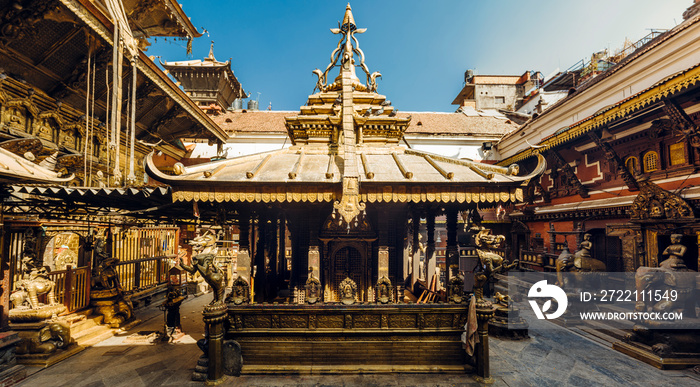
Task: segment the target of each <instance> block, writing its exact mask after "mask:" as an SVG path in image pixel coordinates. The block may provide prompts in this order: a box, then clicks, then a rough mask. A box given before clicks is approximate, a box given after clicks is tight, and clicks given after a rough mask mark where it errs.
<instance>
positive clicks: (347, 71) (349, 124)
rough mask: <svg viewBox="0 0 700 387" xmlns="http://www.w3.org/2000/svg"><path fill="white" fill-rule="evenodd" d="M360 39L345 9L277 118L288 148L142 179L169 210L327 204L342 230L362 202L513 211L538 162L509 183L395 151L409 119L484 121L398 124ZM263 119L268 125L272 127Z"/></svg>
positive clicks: (465, 166) (495, 174) (497, 175)
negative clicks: (320, 62) (311, 86)
mask: <svg viewBox="0 0 700 387" xmlns="http://www.w3.org/2000/svg"><path fill="white" fill-rule="evenodd" d="M365 31H366V29H365V28H357V26H356V24H355V20H354V17H353V16H352V10H351V7H350V5H349V4H348V6H347V7H346V9H345V16H344V18H343V23H342V24H340V25H339V28H332V29H331V32H332V33H333V34H336V35H341V38H340V41H339V42H338V45H337V47H336V49H335V50H334V51H333V52H332V54H331V63H330V64H329V65H328V66H327V67H326V70H325V71H321V70H319V69H316V70H314V71H313V73H314V74H316V75H317V77H318V81H317V83H316V87H315V90H318V92H317V93H315V94H312V95H310V96H309V97H308V100H307V102H306V104H305V105H304V106H302V107H301V108H300V111H299V112H298V113H296V114H291V115H289V116H285V117H284V124H285V127H286V129H287V133H288V135H289V138H290V140H291V142H292V146H291V147H290V148H287V149H281V150H276V151H272V152H266V153H259V154H254V155H247V156H241V157H236V158H232V159H227V160H221V161H214V162H210V163H206V164H199V165H194V166H189V167H185V166H184V165H182V164H176V165H175V167H174V168H173V171H174V172H175V175H167V174H165V173H163V172H161V171H159V170H158V168H157V167H156V166H155V164H154V162H153V160H152V157H153V155H152V154H151V155H149V156H147V157H146V171H147V173H149V174H150V175H151V176H152V177H153V178H155V179H156V180H158V181H161V182H163V183H166V184H169V185H171V186H172V188H173V200H174V201H210V202H275V201H276V202H331V203H334V204H333V206H334V209H336V210H337V211H338V212H339V213H340V214H341V216H342V218H343V219H344V221H345V222H346V223H348V225H349V224H350V223H352V220H353V219H355V218H356V217H357V216H359V215H360V213H361V211H362V210H363V209H364V208H365V204H364V203H366V202H369V203H374V202H375V201H379V202H382V201H383V202H408V201H412V202H414V203H427V202H442V203H486V205H488V204H493V203H499V202H500V203H507V202H516V201H521V200H522V194H523V193H522V188H521V187H522V186H523V185H525V184H527V183H528V182H529V181H530V179H532V178H533V177H535V176H538V175H539V174H541V173H542V172H543V171H544V169H545V162H544V158H542V157H541V158H540V163H539V164H538V165H537V167H536V169H535V170H534V171H533V172H532V173H531V174H529V175H527V176H518V169H519V168H518V167H517V166H515V165H513V166H509V167H496V166H492V165H489V164H482V163H478V162H474V161H471V160H464V159H456V158H449V157H443V156H440V155H436V154H431V153H427V152H422V151H416V150H412V149H407V148H405V147H403V146H401V145H399V142H400V140H401V138H402V137H403V136H404V134H405V133H406V130H407V128H408V127H409V124H411V123H412V122H416V121H415V120H416V118H419V121H418V122H420V125H418V124H416V126H421V127H422V126H424V125H425V126H430V127H431V128H432V129H431V130H434V131H439V130H441V128H443V129H442V130H444V131H445V132H447V133H449V132H451V131H456V130H458V129H459V126H460V124H459V123H457V122H462V121H463V122H466V121H469V120H472V119H473V118H479V119H480V118H485V117H468V116H467V115H466V114H461V113H456V114H457V115H451V114H442V115H439V117H438V116H437V115H432V116H431V115H429V114H428V115H425V116H423V114H420V115H419V114H416V117H413V115H412V114H410V113H407V114H401V115H399V114H398V110H396V109H395V108H394V107H393V106H392V103H391V102H390V101H389V100H388V99H387V98H386V97H385V96H384V95H381V94H378V93H377V82H376V81H377V78H381V74H380V73H379V72H373V73H370V71H369V69H368V67H367V65H366V64H365V55H364V53H363V52H362V50H361V49H360V47H359V42H358V41H357V38H356V35H358V34H362V33H364V32H365ZM210 57H213V54H212V53H211V52H210ZM356 67H358V68H360V69H361V70H362V71H363V72H364V75H366V83H362V81H361V80H360V79H359V78H358V77H357V75H356V72H355V68H356ZM334 68H339V75H338V76H337V77H335V79H334V80H333V81H332V82H329V81H328V80H329V76H330V71H331V70H332V69H334ZM235 114H236V113H234V115H235ZM246 114H249V113H245V114H243V113H241V114H240V115H237V116H235V117H239V119H240V117H243V116H245V115H246ZM267 114H270V115H269V116H266V117H268V118H270V121H271V122H272V123H274V122H275V121H276V120H275V119H276V118H277V117H276V116H274V115H272V114H271V113H267ZM259 116H261V117H265V116H263V115H259ZM457 117H459V118H457ZM223 120H224V122H226V117H225V116H224V118H223ZM423 121H425V123H424V122H423ZM277 122H278V121H277ZM448 122H450V124H448ZM503 122H504V123H505V120H503ZM231 123H232V124H233V118H231ZM232 126H234V128H235V126H236V125H232ZM494 126H495V125H494ZM485 131H488V130H486V129H485Z"/></svg>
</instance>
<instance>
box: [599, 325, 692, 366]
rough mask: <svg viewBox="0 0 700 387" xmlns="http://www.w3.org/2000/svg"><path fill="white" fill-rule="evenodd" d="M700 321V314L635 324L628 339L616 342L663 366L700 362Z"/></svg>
mask: <svg viewBox="0 0 700 387" xmlns="http://www.w3.org/2000/svg"><path fill="white" fill-rule="evenodd" d="M698 324H700V319H699V318H685V319H683V321H682V322H678V321H673V322H664V321H646V322H645V323H644V324H643V325H641V324H640V325H635V327H634V333H632V334H630V335H628V337H626V338H625V340H624V341H618V342H615V343H613V349H615V350H617V351H620V352H622V353H624V354H626V355H628V356H632V357H634V358H635V359H637V360H641V361H643V362H645V363H647V364H651V365H653V366H654V367H656V368H660V369H684V368H688V367H692V366H694V365H697V364H699V363H700V349H699V348H700V337H699V336H698V334H697V330H696V329H694V328H695V327H697V326H698ZM664 328H667V329H664ZM673 328H676V329H673ZM684 328H685V329H684Z"/></svg>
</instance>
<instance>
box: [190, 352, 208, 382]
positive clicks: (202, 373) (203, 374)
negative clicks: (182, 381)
mask: <svg viewBox="0 0 700 387" xmlns="http://www.w3.org/2000/svg"><path fill="white" fill-rule="evenodd" d="M208 369H209V359H208V358H207V357H206V355H202V356H200V357H199V359H197V366H196V367H194V372H192V380H193V381H195V382H205V381H206V380H207V370H208Z"/></svg>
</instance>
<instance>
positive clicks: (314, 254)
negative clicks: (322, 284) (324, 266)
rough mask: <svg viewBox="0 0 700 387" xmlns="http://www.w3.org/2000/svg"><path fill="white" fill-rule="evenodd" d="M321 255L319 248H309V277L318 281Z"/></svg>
mask: <svg viewBox="0 0 700 387" xmlns="http://www.w3.org/2000/svg"><path fill="white" fill-rule="evenodd" d="M320 267H321V253H320V250H319V246H309V274H308V275H309V276H312V275H313V276H314V277H315V278H316V279H320V278H321V277H320V275H321V270H320Z"/></svg>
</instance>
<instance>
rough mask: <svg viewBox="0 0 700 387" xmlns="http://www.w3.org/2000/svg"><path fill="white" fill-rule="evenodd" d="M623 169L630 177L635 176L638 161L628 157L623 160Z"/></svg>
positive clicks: (635, 158)
mask: <svg viewBox="0 0 700 387" xmlns="http://www.w3.org/2000/svg"><path fill="white" fill-rule="evenodd" d="M625 168H626V169H627V170H628V171H629V173H631V174H632V175H636V174H637V171H638V170H639V159H638V158H637V157H635V156H630V157H628V158H627V159H626V160H625Z"/></svg>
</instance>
